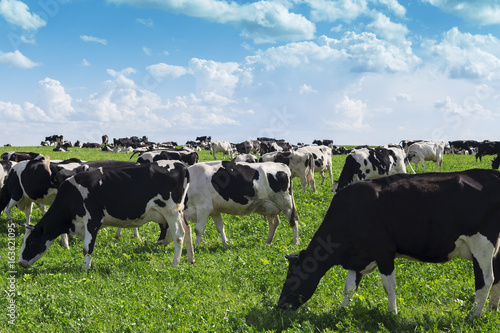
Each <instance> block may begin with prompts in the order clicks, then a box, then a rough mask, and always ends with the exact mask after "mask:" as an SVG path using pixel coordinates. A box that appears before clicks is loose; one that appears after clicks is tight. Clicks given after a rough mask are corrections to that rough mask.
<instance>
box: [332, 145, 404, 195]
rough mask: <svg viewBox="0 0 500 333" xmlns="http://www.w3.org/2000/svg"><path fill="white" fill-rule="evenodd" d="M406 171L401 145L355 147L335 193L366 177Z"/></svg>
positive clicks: (348, 157) (335, 186) (335, 184)
mask: <svg viewBox="0 0 500 333" xmlns="http://www.w3.org/2000/svg"><path fill="white" fill-rule="evenodd" d="M396 173H406V164H405V153H404V151H403V149H402V148H401V147H399V146H392V147H390V148H389V147H377V148H361V149H354V150H353V151H351V152H350V153H349V155H347V157H346V159H345V164H344V167H343V168H342V171H341V173H340V177H339V180H338V181H336V182H334V183H333V193H334V194H336V193H337V192H338V191H340V190H341V189H343V188H344V187H346V186H347V185H349V184H353V183H356V182H358V181H360V180H364V179H373V178H380V177H384V176H390V175H393V174H396Z"/></svg>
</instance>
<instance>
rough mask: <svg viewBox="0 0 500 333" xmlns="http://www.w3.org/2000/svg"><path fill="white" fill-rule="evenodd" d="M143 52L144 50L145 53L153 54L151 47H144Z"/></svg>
mask: <svg viewBox="0 0 500 333" xmlns="http://www.w3.org/2000/svg"><path fill="white" fill-rule="evenodd" d="M142 52H144V54H145V55H148V56H150V55H151V54H152V52H151V49H150V48H149V47H145V46H143V47H142Z"/></svg>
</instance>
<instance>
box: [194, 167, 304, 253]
mask: <svg viewBox="0 0 500 333" xmlns="http://www.w3.org/2000/svg"><path fill="white" fill-rule="evenodd" d="M189 177H190V186H189V190H188V196H187V199H186V210H185V212H184V213H185V215H186V218H187V219H188V220H190V221H193V222H195V223H196V229H195V231H196V245H200V242H201V235H202V234H203V231H204V230H205V226H206V224H207V220H208V217H209V216H211V217H212V219H213V221H214V222H215V226H216V227H217V230H218V231H219V233H220V235H221V237H222V244H223V245H224V246H227V245H228V243H227V238H226V234H225V232H224V222H223V221H222V216H221V213H224V214H231V215H249V214H253V213H256V214H261V215H264V216H266V217H267V220H268V222H269V234H268V237H267V243H268V244H270V243H271V242H272V240H273V237H274V234H275V232H276V228H277V227H278V225H279V223H280V220H279V217H278V214H279V213H280V212H283V214H284V215H285V217H286V219H287V220H288V223H289V224H290V226H291V227H292V230H293V243H294V244H298V243H299V236H298V216H297V209H296V207H295V201H294V199H293V191H292V178H291V172H290V169H289V168H288V167H287V166H286V165H284V164H281V163H234V162H229V161H213V162H204V163H198V164H195V165H193V166H190V167H189Z"/></svg>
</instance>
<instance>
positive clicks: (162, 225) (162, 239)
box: [156, 221, 191, 245]
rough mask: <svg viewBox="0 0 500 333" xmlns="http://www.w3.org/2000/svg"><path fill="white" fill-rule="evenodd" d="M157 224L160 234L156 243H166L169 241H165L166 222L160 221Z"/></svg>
mask: <svg viewBox="0 0 500 333" xmlns="http://www.w3.org/2000/svg"><path fill="white" fill-rule="evenodd" d="M185 223H187V221H185ZM158 225H159V226H160V236H159V237H158V240H157V241H156V244H163V245H167V244H168V243H169V242H167V232H168V223H160V224H158ZM190 230H191V229H190ZM190 232H191V231H190Z"/></svg>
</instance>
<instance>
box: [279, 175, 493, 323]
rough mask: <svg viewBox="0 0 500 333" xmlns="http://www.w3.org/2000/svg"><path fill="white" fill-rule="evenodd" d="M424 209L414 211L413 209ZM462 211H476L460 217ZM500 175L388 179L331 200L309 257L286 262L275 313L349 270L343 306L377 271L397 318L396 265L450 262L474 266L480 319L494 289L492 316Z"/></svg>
mask: <svg viewBox="0 0 500 333" xmlns="http://www.w3.org/2000/svg"><path fill="white" fill-rule="evenodd" d="M417 202H418V203H420V204H421V205H422V207H425V209H411V210H408V207H409V206H411V205H412V204H414V203H417ZM464 207H474V209H469V210H467V209H466V210H464V209H463V208H464ZM499 220H500V173H499V172H498V171H496V170H484V169H482V170H480V169H474V170H466V171H461V172H450V173H428V174H418V175H406V174H401V175H393V176H389V177H384V178H379V179H372V180H368V181H364V182H358V183H356V184H353V185H351V186H349V187H347V188H345V189H344V190H343V191H341V192H339V193H338V194H337V195H336V196H335V197H334V198H333V200H332V203H331V205H330V208H329V209H328V211H327V213H326V216H325V219H324V221H323V223H322V224H321V226H320V227H319V229H318V230H317V231H316V234H315V235H314V236H313V238H312V240H311V242H310V243H309V246H308V247H307V249H305V250H303V251H301V252H300V253H299V255H292V256H290V257H289V260H290V262H289V268H288V275H287V277H286V281H285V283H284V286H283V290H282V292H281V296H280V299H279V301H278V305H279V306H280V307H282V308H293V309H296V308H298V307H299V306H301V305H302V304H303V303H305V302H306V301H307V300H308V299H309V298H311V296H312V295H313V293H314V291H315V290H316V288H317V286H318V283H319V281H320V279H321V278H322V277H323V276H324V275H325V273H326V272H327V271H328V270H329V269H330V268H331V267H332V266H333V265H341V266H342V267H343V268H345V269H347V270H349V272H348V274H347V280H346V283H345V298H344V301H343V302H342V306H347V305H349V299H350V298H351V297H352V296H353V293H354V292H356V290H357V288H358V286H359V283H360V281H361V278H362V277H363V275H364V274H368V273H371V272H372V271H373V270H375V268H377V267H378V269H379V271H380V274H381V277H382V284H383V286H384V289H385V291H386V293H387V296H388V300H389V310H390V311H393V312H395V313H397V307H396V293H395V287H396V275H395V270H394V259H395V258H397V257H402V258H407V259H414V260H418V261H422V262H430V263H444V262H447V261H449V260H451V259H453V258H455V257H457V256H458V257H462V258H465V259H468V260H472V261H473V266H474V276H475V288H476V298H475V302H474V305H473V314H474V315H475V316H480V315H481V313H482V311H483V307H484V305H485V302H486V299H487V297H488V293H489V291H490V288H491V299H490V303H489V308H490V309H497V308H498V303H499V298H500V276H499V275H500V256H499V255H498V248H499V245H500V242H499V237H500V223H499Z"/></svg>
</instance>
